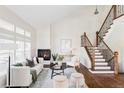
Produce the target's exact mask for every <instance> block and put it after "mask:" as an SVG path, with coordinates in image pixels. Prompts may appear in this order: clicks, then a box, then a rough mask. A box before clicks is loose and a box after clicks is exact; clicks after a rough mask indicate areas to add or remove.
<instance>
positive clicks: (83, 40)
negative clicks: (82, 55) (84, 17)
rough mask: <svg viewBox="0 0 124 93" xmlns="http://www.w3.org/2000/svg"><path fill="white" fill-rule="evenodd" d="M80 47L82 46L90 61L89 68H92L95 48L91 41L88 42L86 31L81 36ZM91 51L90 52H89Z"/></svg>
mask: <svg viewBox="0 0 124 93" xmlns="http://www.w3.org/2000/svg"><path fill="white" fill-rule="evenodd" d="M81 47H84V48H85V50H86V52H87V54H88V56H89V58H90V61H91V66H92V67H91V68H92V70H94V67H95V50H94V48H93V45H92V43H91V42H90V40H89V38H88V37H87V35H86V33H85V32H84V35H82V36H81ZM91 52H92V54H91Z"/></svg>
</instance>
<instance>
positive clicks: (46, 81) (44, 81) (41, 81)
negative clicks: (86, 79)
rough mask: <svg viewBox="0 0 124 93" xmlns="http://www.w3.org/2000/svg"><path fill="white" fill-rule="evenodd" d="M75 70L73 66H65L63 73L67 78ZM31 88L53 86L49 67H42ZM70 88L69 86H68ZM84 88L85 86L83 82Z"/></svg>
mask: <svg viewBox="0 0 124 93" xmlns="http://www.w3.org/2000/svg"><path fill="white" fill-rule="evenodd" d="M74 72H76V71H75V69H74V68H67V69H66V70H65V75H66V76H67V78H68V79H69V78H70V76H71V74H72V73H74ZM30 87H31V88H53V80H52V79H51V69H49V68H44V69H43V71H42V72H41V73H40V74H39V76H38V79H37V81H36V82H35V83H32V84H31V86H30ZM70 88H71V87H70ZM84 88H87V85H86V84H85V86H84Z"/></svg>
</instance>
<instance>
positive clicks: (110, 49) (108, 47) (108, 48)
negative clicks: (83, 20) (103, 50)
mask: <svg viewBox="0 0 124 93" xmlns="http://www.w3.org/2000/svg"><path fill="white" fill-rule="evenodd" d="M98 37H99V38H100V40H102V42H103V43H104V44H105V46H106V47H107V48H108V49H109V50H110V51H111V53H112V54H114V53H113V51H112V50H111V49H110V47H109V46H108V45H107V44H106V43H105V42H104V40H103V39H102V38H101V37H100V36H99V35H98Z"/></svg>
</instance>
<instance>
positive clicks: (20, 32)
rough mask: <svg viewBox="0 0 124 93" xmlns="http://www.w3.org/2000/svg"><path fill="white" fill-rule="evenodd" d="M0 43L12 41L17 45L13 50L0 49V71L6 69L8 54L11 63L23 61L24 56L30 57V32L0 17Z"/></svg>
mask: <svg viewBox="0 0 124 93" xmlns="http://www.w3.org/2000/svg"><path fill="white" fill-rule="evenodd" d="M8 31H11V32H8ZM0 43H6V44H9V43H12V44H14V45H16V46H17V49H16V48H15V49H13V50H6V49H1V50H0V72H2V71H4V70H7V68H6V67H8V57H9V54H10V56H11V64H14V63H18V62H23V61H24V59H25V58H30V57H31V32H30V31H28V30H27V29H24V28H21V27H20V26H16V25H15V24H13V23H10V22H8V21H6V20H4V19H0Z"/></svg>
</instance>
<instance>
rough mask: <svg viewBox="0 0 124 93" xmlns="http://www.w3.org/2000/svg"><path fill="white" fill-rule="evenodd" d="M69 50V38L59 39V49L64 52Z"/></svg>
mask: <svg viewBox="0 0 124 93" xmlns="http://www.w3.org/2000/svg"><path fill="white" fill-rule="evenodd" d="M70 50H71V39H63V40H61V51H62V52H63V53H65V52H70Z"/></svg>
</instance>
